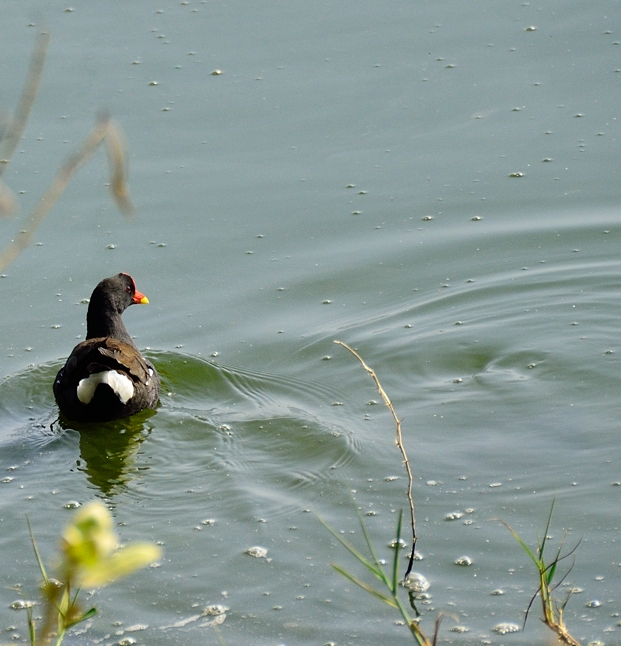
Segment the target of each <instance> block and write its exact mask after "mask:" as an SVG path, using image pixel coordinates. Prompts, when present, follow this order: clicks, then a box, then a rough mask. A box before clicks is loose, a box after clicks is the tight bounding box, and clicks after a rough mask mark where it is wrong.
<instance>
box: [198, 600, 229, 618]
mask: <svg viewBox="0 0 621 646" xmlns="http://www.w3.org/2000/svg"><path fill="white" fill-rule="evenodd" d="M228 610H229V608H227V607H226V606H223V605H221V604H218V603H216V604H214V605H212V606H207V607H206V608H205V609H204V610H203V615H204V616H206V617H216V616H218V615H223V614H224V613H225V612H227V611H228Z"/></svg>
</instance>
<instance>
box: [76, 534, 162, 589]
mask: <svg viewBox="0 0 621 646" xmlns="http://www.w3.org/2000/svg"><path fill="white" fill-rule="evenodd" d="M161 554H162V550H161V549H160V548H159V547H157V545H153V544H152V543H132V544H131V545H128V546H127V547H124V548H122V549H120V550H119V551H118V552H116V553H114V554H113V555H112V556H110V557H109V558H104V559H100V560H99V561H98V562H97V563H96V564H95V565H93V566H92V567H90V568H88V569H86V570H85V572H84V575H83V577H82V585H83V586H84V587H86V588H99V587H100V586H104V585H108V583H112V581H115V580H116V579H120V578H121V577H124V576H127V575H128V574H131V573H132V572H134V571H135V570H139V569H140V568H143V567H146V566H147V565H149V564H151V563H153V562H154V561H157V559H158V558H160V556H161Z"/></svg>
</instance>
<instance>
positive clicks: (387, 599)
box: [332, 563, 399, 609]
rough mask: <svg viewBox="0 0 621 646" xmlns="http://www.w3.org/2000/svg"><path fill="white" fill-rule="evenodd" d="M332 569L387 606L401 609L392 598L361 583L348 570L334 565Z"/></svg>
mask: <svg viewBox="0 0 621 646" xmlns="http://www.w3.org/2000/svg"><path fill="white" fill-rule="evenodd" d="M332 567H333V568H334V569H335V570H336V571H337V572H338V573H339V574H342V575H343V576H344V577H345V578H346V579H349V580H350V581H351V582H352V583H355V584H356V585H357V586H359V587H361V588H362V589H363V590H365V591H366V592H368V593H369V594H371V595H373V596H374V597H375V598H377V599H380V600H381V601H383V602H384V603H385V604H387V605H389V606H390V607H391V608H396V609H399V606H398V605H397V604H396V603H395V601H394V599H392V597H388V596H386V595H385V594H383V593H381V592H380V591H379V590H376V589H375V588H372V587H371V586H370V585H368V584H367V583H365V582H364V581H361V580H360V579H359V578H358V577H357V576H354V575H353V574H350V573H349V572H348V571H347V570H345V569H343V568H342V567H341V566H340V565H336V564H335V563H332Z"/></svg>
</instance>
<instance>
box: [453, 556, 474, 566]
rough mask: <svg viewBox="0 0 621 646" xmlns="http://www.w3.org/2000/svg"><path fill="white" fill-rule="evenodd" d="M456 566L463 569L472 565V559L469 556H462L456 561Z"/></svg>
mask: <svg viewBox="0 0 621 646" xmlns="http://www.w3.org/2000/svg"><path fill="white" fill-rule="evenodd" d="M455 565H461V566H463V567H466V566H468V565H472V559H471V558H470V557H469V556H460V557H459V558H458V559H455Z"/></svg>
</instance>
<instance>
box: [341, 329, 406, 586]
mask: <svg viewBox="0 0 621 646" xmlns="http://www.w3.org/2000/svg"><path fill="white" fill-rule="evenodd" d="M334 343H337V344H338V345H342V346H343V347H344V348H345V349H346V350H349V351H350V352H351V353H352V354H353V355H354V357H356V359H358V361H360V363H361V364H362V367H363V368H364V369H365V370H366V371H367V374H369V375H370V376H371V378H372V379H373V381H374V382H375V386H376V387H377V390H378V391H379V394H380V396H381V398H382V400H383V401H384V404H386V406H387V407H388V410H390V412H391V413H392V417H393V419H394V421H395V426H396V429H397V434H396V437H395V444H396V446H397V447H398V449H399V451H401V455H402V456H403V464H404V465H405V470H406V471H407V474H408V488H407V492H406V493H407V497H408V503H409V505H410V524H411V527H412V551H411V553H410V560H409V563H408V567H407V570H406V572H405V576H404V577H403V578H404V579H405V578H406V577H407V575H408V574H409V573H410V572H411V570H412V565H413V563H414V551H415V550H416V540H417V535H416V517H415V514H414V499H413V498H412V485H413V480H414V479H413V477H412V469H411V468H410V461H409V460H408V456H407V453H406V452H405V447H404V446H403V436H402V434H401V421H400V420H399V418H398V417H397V413H396V412H395V409H394V407H393V405H392V402H391V401H390V398H389V397H388V395H387V394H386V391H385V390H384V389H383V388H382V384H381V383H380V381H379V379H378V378H377V375H376V374H375V371H374V370H373V369H372V368H369V366H367V364H366V363H365V362H364V360H363V359H362V357H361V356H360V355H359V354H358V353H357V352H356V351H355V350H354V349H353V348H350V347H349V346H348V345H347V343H343V341H334Z"/></svg>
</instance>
